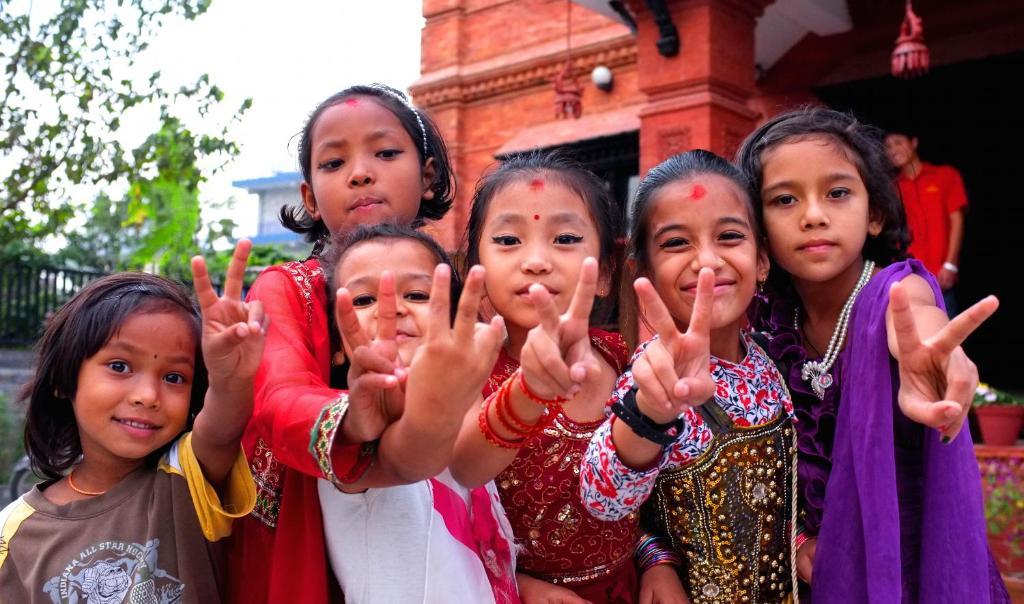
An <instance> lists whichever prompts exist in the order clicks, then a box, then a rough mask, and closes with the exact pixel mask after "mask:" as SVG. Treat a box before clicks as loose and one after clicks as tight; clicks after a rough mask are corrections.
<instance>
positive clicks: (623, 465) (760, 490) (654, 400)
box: [580, 150, 795, 603]
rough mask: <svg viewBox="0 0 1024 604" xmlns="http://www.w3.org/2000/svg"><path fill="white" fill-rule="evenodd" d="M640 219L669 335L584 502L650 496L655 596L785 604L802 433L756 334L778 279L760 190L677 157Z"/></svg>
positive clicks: (634, 243) (649, 305)
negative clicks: (757, 304) (756, 303)
mask: <svg viewBox="0 0 1024 604" xmlns="http://www.w3.org/2000/svg"><path fill="white" fill-rule="evenodd" d="M632 224H633V225H634V228H633V231H632V233H631V234H630V245H631V250H632V253H633V259H634V261H635V262H636V268H637V272H638V273H639V274H641V275H643V278H641V279H638V280H637V282H636V284H635V289H636V292H637V294H638V296H639V299H640V304H641V307H642V309H643V312H644V316H645V317H646V319H647V321H648V322H649V325H650V326H651V327H652V328H653V330H654V331H655V333H656V334H657V337H655V338H654V339H652V340H650V341H648V342H646V343H645V344H643V345H642V346H641V348H640V350H639V351H638V352H637V353H636V355H634V361H633V364H632V367H631V369H630V370H628V371H626V373H625V374H624V375H623V376H622V377H621V378H620V379H619V381H618V383H617V385H616V388H615V392H614V393H613V395H612V396H613V400H614V405H613V406H612V411H613V412H614V413H615V416H614V417H611V418H610V419H609V420H608V421H607V422H605V423H604V425H602V426H601V428H600V429H599V430H598V431H597V433H596V434H594V437H593V439H592V440H591V442H590V448H589V449H588V451H587V455H586V460H585V463H584V464H583V467H582V468H581V484H580V488H581V496H582V498H583V500H584V502H585V503H586V505H587V508H588V510H589V511H590V513H591V514H593V515H595V516H597V517H598V518H601V519H605V520H613V519H616V518H621V517H623V516H625V515H627V514H629V513H631V512H634V511H636V510H637V509H639V508H640V507H641V505H642V504H644V502H645V501H647V500H648V499H649V500H650V501H649V502H648V505H647V506H646V507H645V508H644V511H643V514H642V516H641V522H642V524H643V525H644V528H646V529H647V530H648V531H650V532H649V533H648V534H646V535H645V536H644V537H643V539H642V540H641V546H640V548H639V551H638V558H639V560H638V563H639V564H640V565H641V570H646V572H645V573H644V581H643V585H642V588H641V592H640V601H641V602H652V601H653V602H686V601H687V597H689V599H690V600H692V601H694V602H722V603H725V602H743V601H752V602H782V601H784V600H785V599H786V598H787V597H788V596H789V594H790V593H791V592H792V591H793V586H794V584H795V576H794V574H795V573H793V572H792V565H791V551H792V548H791V544H792V541H793V539H794V535H793V522H792V521H791V520H792V516H793V512H794V510H795V508H794V502H793V499H794V498H793V482H794V481H793V470H794V459H793V454H794V446H795V444H794V439H795V437H794V431H793V427H792V419H791V415H792V405H791V401H790V397H789V392H788V391H787V390H786V386H785V384H784V382H783V380H782V376H781V375H780V374H779V372H778V370H777V369H776V368H775V365H774V364H773V363H772V362H771V360H770V359H769V358H768V355H767V354H766V353H765V351H764V350H763V348H762V347H761V344H759V343H758V339H759V338H757V337H755V336H754V334H751V333H749V332H746V331H744V327H745V326H746V323H747V319H746V310H747V307H748V306H749V304H750V301H751V300H752V299H753V296H754V290H755V287H756V285H757V284H758V283H761V282H763V281H764V279H765V278H766V276H767V273H768V258H767V255H766V253H765V250H764V249H763V248H762V247H761V245H760V237H759V233H758V229H757V223H756V222H755V219H754V212H753V207H752V203H751V200H750V197H749V195H748V193H747V188H746V181H745V179H744V178H743V176H742V174H740V172H739V171H738V170H737V169H736V168H735V167H734V166H732V165H731V164H730V163H729V162H728V161H726V160H724V159H722V158H720V157H718V156H716V155H714V154H712V153H709V152H707V151H700V150H698V151H690V152H688V153H684V154H682V155H678V156H675V157H672V158H670V159H668V160H666V161H665V162H663V163H661V164H660V165H658V166H656V167H655V168H654V169H652V170H651V171H650V173H648V175H647V176H646V177H645V178H644V180H643V182H641V184H640V187H639V189H638V191H637V196H636V204H635V207H634V214H633V221H632ZM701 403H703V405H702V404H701ZM680 580H681V585H680ZM684 590H685V594H684V593H683V592H684Z"/></svg>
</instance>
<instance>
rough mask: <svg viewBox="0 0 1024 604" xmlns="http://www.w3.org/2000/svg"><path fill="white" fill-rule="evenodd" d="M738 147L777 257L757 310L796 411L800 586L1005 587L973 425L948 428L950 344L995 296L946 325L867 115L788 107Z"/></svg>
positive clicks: (962, 595) (928, 596)
mask: <svg viewBox="0 0 1024 604" xmlns="http://www.w3.org/2000/svg"><path fill="white" fill-rule="evenodd" d="M738 159H739V163H740V166H741V168H743V170H744V172H745V173H746V174H747V176H748V178H749V180H750V183H751V186H752V192H753V195H754V196H755V198H758V199H759V203H758V204H757V205H756V209H757V217H758V220H759V221H760V222H761V223H762V225H763V229H764V231H765V235H766V237H767V240H768V247H769V249H770V251H771V256H772V260H773V261H774V263H775V267H774V270H773V271H772V276H771V278H770V279H769V283H768V288H767V293H768V297H767V300H766V302H767V303H766V304H764V305H761V307H760V308H759V309H758V312H757V321H758V322H759V324H760V326H761V327H762V328H764V329H765V330H767V331H768V332H769V333H770V334H771V335H772V339H771V343H770V345H769V346H768V352H769V353H770V354H771V355H772V357H773V358H774V359H775V360H776V362H778V363H779V367H780V369H781V370H782V371H783V374H784V375H785V376H786V377H787V380H788V384H789V387H790V389H791V391H792V392H793V395H794V403H795V406H796V417H797V418H798V420H799V421H798V422H797V424H796V426H797V432H798V434H799V439H798V441H797V447H798V450H799V459H800V464H799V466H798V468H799V480H798V483H799V494H800V507H801V510H802V513H801V518H800V521H801V522H800V524H801V526H800V529H801V530H802V531H803V532H802V536H801V544H800V547H799V549H798V551H797V566H798V570H799V573H800V577H801V579H803V580H804V581H806V582H808V583H809V585H807V584H805V587H804V589H805V591H806V592H809V593H810V594H811V595H812V596H813V598H814V599H815V601H817V600H826V601H829V602H851V603H853V602H867V601H871V602H898V601H902V602H1005V601H1008V596H1007V594H1006V589H1005V587H1004V585H1003V582H1002V579H1001V578H1000V575H999V571H998V570H997V569H996V568H995V566H994V564H993V562H992V557H991V555H990V553H989V551H988V545H987V540H986V535H985V520H984V514H983V510H982V497H981V483H980V479H979V477H978V464H977V461H976V459H975V457H974V450H973V447H972V444H971V439H970V438H969V437H960V438H956V439H955V440H954V438H955V437H956V435H957V434H958V433H959V431H960V429H961V427H962V426H963V422H964V419H965V418H966V415H967V411H968V409H969V408H970V402H971V400H972V398H973V393H974V388H975V386H976V385H977V381H978V373H977V369H976V368H975V367H974V365H973V363H971V362H970V360H969V359H968V358H967V357H966V355H965V354H964V352H963V350H962V349H961V348H960V343H961V342H962V341H963V340H964V339H965V338H966V337H967V336H968V334H970V332H971V331H973V329H975V328H976V327H977V326H978V325H979V324H981V322H982V321H984V320H985V319H986V318H987V317H988V316H989V315H990V314H991V313H992V312H994V311H995V309H996V306H997V301H996V300H995V298H994V297H989V298H988V299H985V300H982V301H981V302H978V303H977V304H976V305H974V306H973V307H972V308H970V309H968V310H967V311H965V312H964V313H962V314H961V315H959V316H958V317H956V318H955V319H953V320H952V321H950V320H949V318H948V317H947V315H946V313H945V311H944V310H943V308H942V295H941V292H940V290H939V288H938V287H937V284H936V282H935V280H934V277H933V276H932V275H931V274H930V273H928V272H927V271H926V270H925V269H924V268H923V266H922V265H921V263H920V262H918V261H917V260H912V259H911V260H908V259H906V250H907V242H908V232H907V227H906V220H905V216H904V211H903V205H902V203H901V202H900V199H899V197H898V195H897V190H896V188H895V186H894V181H893V176H894V170H895V169H894V168H893V166H892V165H891V164H890V163H889V160H888V157H887V156H886V154H885V148H884V145H883V142H882V133H881V132H880V131H879V130H877V129H876V128H873V127H871V126H868V125H866V124H862V123H860V122H859V121H858V120H857V119H855V118H854V117H853V116H851V115H848V114H845V113H841V112H837V111H832V110H829V109H823V108H811V109H805V110H800V111H795V112H791V113H787V114H784V115H781V116H778V117H776V118H774V119H772V120H770V121H768V122H767V123H765V124H764V125H763V126H761V127H760V128H758V129H757V130H756V131H755V132H754V133H752V134H751V135H750V137H748V139H747V141H746V142H745V143H744V145H743V147H742V148H741V150H740V152H739V154H738ZM929 428H931V429H929ZM819 586H820V587H819ZM808 588H809V589H808Z"/></svg>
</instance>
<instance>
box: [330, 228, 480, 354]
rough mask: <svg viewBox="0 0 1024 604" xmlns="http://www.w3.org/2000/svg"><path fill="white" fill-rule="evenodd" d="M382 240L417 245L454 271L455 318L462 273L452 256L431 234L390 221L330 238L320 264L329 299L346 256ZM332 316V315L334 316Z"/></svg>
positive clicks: (332, 298)
mask: <svg viewBox="0 0 1024 604" xmlns="http://www.w3.org/2000/svg"><path fill="white" fill-rule="evenodd" d="M380 240H385V241H386V240H392V241H394V240H399V241H400V240H406V241H412V242H415V243H418V244H420V245H422V246H423V247H425V248H427V250H428V251H429V252H430V253H431V254H433V255H434V259H435V260H436V261H437V264H447V265H448V268H449V269H451V275H452V278H451V292H450V294H451V296H450V298H449V299H450V300H451V309H450V312H451V318H452V319H454V318H455V310H456V308H458V303H459V296H460V295H461V294H462V280H461V279H460V278H459V272H458V271H457V270H456V268H455V264H454V263H453V262H452V259H451V257H450V256H449V255H448V253H447V252H445V251H444V248H442V247H441V245H440V244H439V243H438V242H437V241H435V240H434V238H433V237H431V236H430V235H427V234H426V233H424V232H422V231H418V230H416V229H414V228H412V227H409V226H404V225H400V224H395V223H391V222H383V223H380V224H369V225H360V226H358V227H356V228H355V229H354V230H353V231H351V232H349V233H336V234H334V235H332V236H331V240H330V244H329V245H328V247H327V249H326V251H325V252H324V255H323V257H322V258H321V260H320V263H321V266H322V267H323V270H324V275H325V276H326V277H327V287H328V290H327V291H328V293H329V295H328V296H327V297H328V299H329V300H330V301H331V302H332V304H333V301H334V292H335V291H337V289H338V288H339V287H341V284H340V283H338V282H337V276H336V273H337V272H338V265H340V264H341V261H342V260H344V259H345V256H346V255H347V254H348V253H349V252H350V251H352V249H353V248H355V247H358V246H359V245H360V244H362V243H367V242H370V241H380ZM329 316H333V314H332V315H329ZM339 348H340V346H339Z"/></svg>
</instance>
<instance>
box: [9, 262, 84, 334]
mask: <svg viewBox="0 0 1024 604" xmlns="http://www.w3.org/2000/svg"><path fill="white" fill-rule="evenodd" d="M103 275H104V273H101V272H97V271H90V270H81V269H71V268H57V267H51V266H37V265H31V264H25V263H15V262H7V263H5V264H4V265H3V266H0V345H25V344H31V343H33V342H35V341H36V340H37V339H38V338H39V336H40V335H42V333H43V328H44V327H45V325H46V319H47V317H48V315H49V314H50V313H52V312H53V311H55V310H57V309H58V308H60V306H61V305H62V304H64V303H65V302H67V301H68V300H69V299H70V298H71V296H73V295H75V293H77V292H78V290H80V289H81V288H82V286H84V285H85V284H86V283H88V282H89V281H92V280H93V279H96V278H97V277H102V276H103Z"/></svg>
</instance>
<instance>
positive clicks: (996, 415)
mask: <svg viewBox="0 0 1024 604" xmlns="http://www.w3.org/2000/svg"><path fill="white" fill-rule="evenodd" d="M974 414H975V416H977V418H978V427H979V428H980V429H981V440H982V441H983V442H984V443H985V444H986V445H996V446H1003V447H1006V446H1010V445H1013V444H1015V443H1016V442H1017V435H1019V434H1020V429H1021V426H1022V425H1024V403H1022V402H1021V401H1020V400H1019V399H1017V398H1016V397H1014V396H1012V395H1010V394H1008V393H1006V392H1003V391H1002V390H997V389H995V388H993V387H991V386H989V385H988V384H984V383H981V384H978V388H977V390H975V391H974Z"/></svg>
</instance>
